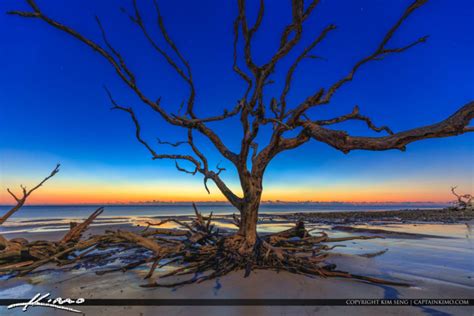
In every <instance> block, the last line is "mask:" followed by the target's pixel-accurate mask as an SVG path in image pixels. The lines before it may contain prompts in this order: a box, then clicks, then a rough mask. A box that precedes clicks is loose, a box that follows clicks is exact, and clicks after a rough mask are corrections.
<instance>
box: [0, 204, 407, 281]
mask: <svg viewBox="0 0 474 316" xmlns="http://www.w3.org/2000/svg"><path fill="white" fill-rule="evenodd" d="M194 209H195V213H196V217H194V218H193V219H192V221H191V222H190V223H186V222H183V221H180V220H175V219H168V220H164V221H161V222H158V223H149V226H148V227H147V228H145V229H144V230H143V231H141V232H132V231H125V230H116V231H106V232H105V233H104V234H101V235H94V236H91V237H89V238H87V239H85V240H81V239H82V238H81V236H82V235H83V233H84V231H85V230H86V229H87V228H88V227H89V225H90V224H91V223H92V222H93V221H94V219H96V218H97V216H99V215H100V214H101V213H102V212H103V208H99V209H97V210H96V211H94V212H93V213H92V214H91V215H90V216H89V217H88V218H87V219H86V220H84V222H82V223H79V224H77V225H74V226H73V227H71V229H70V231H68V232H67V233H66V234H65V236H64V237H63V238H61V239H60V241H57V242H54V241H34V242H28V241H27V240H25V239H22V238H17V239H11V240H6V239H5V238H2V239H0V244H1V245H4V247H3V248H2V250H0V275H12V276H24V275H27V274H29V273H32V272H33V271H35V270H37V269H38V268H40V267H42V266H46V265H48V264H50V265H51V264H55V265H56V266H57V267H60V268H62V269H65V268H67V267H69V266H72V267H74V266H76V265H78V264H79V265H80V264H87V266H88V267H89V268H90V267H95V266H102V265H103V264H104V262H105V263H107V262H110V261H112V259H111V256H110V254H109V252H108V251H110V250H113V249H119V251H118V253H119V255H120V259H121V260H122V261H124V262H127V263H126V264H124V265H123V266H119V267H113V268H108V269H105V270H104V269H102V270H97V271H96V274H98V275H105V274H108V273H113V272H126V271H129V270H131V269H135V268H137V267H140V266H144V265H148V264H151V266H150V268H149V271H148V273H147V274H146V276H145V279H151V278H152V277H153V275H154V273H155V270H156V269H157V268H161V267H163V266H165V265H171V264H174V265H177V267H176V268H175V269H174V270H172V271H171V272H168V273H166V274H162V275H160V276H159V280H162V279H166V278H169V277H172V276H190V277H189V278H187V279H185V280H183V281H178V282H170V283H163V282H161V281H158V280H156V279H155V280H153V281H150V282H149V283H146V284H142V285H141V286H142V287H175V286H180V285H185V284H191V283H195V282H197V283H200V282H203V281H206V280H210V279H213V278H216V277H219V276H223V275H225V274H227V273H229V272H231V271H235V270H242V271H244V276H248V275H249V274H250V273H251V271H252V270H258V269H270V270H276V271H288V272H291V273H295V274H302V275H314V276H321V277H339V278H351V279H356V280H362V281H365V282H370V283H379V284H388V285H399V286H406V285H407V284H405V283H400V282H394V281H390V280H384V279H379V278H372V277H366V276H361V275H355V274H352V273H348V272H344V271H337V270H335V268H336V266H335V265H334V264H328V263H327V258H328V257H329V256H330V252H329V251H330V250H331V249H333V248H334V247H335V246H329V245H327V244H326V243H328V242H338V241H346V240H352V239H369V238H378V237H377V236H374V237H364V236H354V237H345V238H329V237H328V235H327V234H326V233H322V232H321V233H319V234H316V235H312V234H311V233H310V231H308V230H307V229H306V228H305V226H304V223H303V222H298V223H297V224H296V225H295V226H294V227H293V228H291V229H288V230H285V231H282V232H279V233H274V234H267V235H262V236H261V237H259V239H258V241H257V243H256V244H255V248H254V249H253V251H254V254H255V255H254V256H248V255H246V252H245V251H244V252H242V249H241V247H242V242H241V240H239V239H241V238H244V237H242V236H239V235H235V234H231V233H221V232H219V231H218V230H217V229H215V228H214V226H213V225H212V214H211V215H210V216H208V217H204V216H202V214H201V213H200V212H199V211H198V210H197V207H196V206H195V205H194ZM169 221H172V222H176V223H177V224H178V225H179V226H180V227H181V228H180V229H160V228H157V229H150V227H152V226H160V225H162V224H163V223H166V222H169ZM162 236H166V237H162Z"/></svg>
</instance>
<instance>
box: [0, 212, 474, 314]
mask: <svg viewBox="0 0 474 316" xmlns="http://www.w3.org/2000/svg"><path fill="white" fill-rule="evenodd" d="M400 212H406V211H400ZM400 212H395V213H391V212H390V211H386V212H378V213H374V214H375V215H374V214H372V215H370V217H367V216H368V215H366V218H365V220H362V218H361V216H362V215H361V214H357V213H353V214H352V215H351V216H352V217H354V216H356V217H358V218H359V220H357V221H354V223H352V224H351V223H348V220H347V218H346V215H341V214H342V213H333V215H327V214H329V213H325V214H326V215H324V216H321V214H319V215H318V214H317V213H307V214H305V215H301V214H266V215H265V214H264V215H262V216H261V218H260V222H259V226H258V230H259V233H260V234H265V233H270V232H277V231H281V230H285V229H288V228H290V227H292V226H294V222H295V220H296V219H298V220H304V221H305V223H306V227H307V229H310V230H311V232H312V233H315V234H317V233H319V232H326V233H327V234H328V235H330V236H331V237H346V236H355V235H362V236H375V235H377V236H379V237H383V238H376V239H369V240H350V241H346V242H342V243H338V244H339V245H340V246H338V247H337V248H335V249H334V250H332V251H331V255H330V256H329V258H328V259H327V262H328V263H331V264H336V265H337V266H338V269H341V270H346V271H347V270H349V271H351V272H352V273H357V274H361V275H365V276H373V277H383V278H385V279H389V280H396V281H399V282H406V283H409V284H410V285H411V286H410V287H399V286H387V285H374V284H368V283H365V282H361V281H355V280H346V279H337V278H321V277H306V276H302V275H294V274H291V273H288V272H280V273H277V272H273V271H263V270H256V271H253V272H252V273H251V274H250V276H249V277H247V278H243V274H244V273H243V271H235V272H232V273H230V274H228V275H226V276H223V277H220V278H217V279H215V280H209V281H205V282H202V283H199V284H190V285H186V286H179V287H174V288H142V287H140V285H142V284H145V283H148V282H154V281H155V280H160V279H159V276H160V275H162V274H164V273H166V272H169V271H170V270H172V269H175V268H176V267H173V266H172V265H170V266H166V267H164V268H162V269H157V271H156V272H155V275H154V276H153V278H152V279H150V280H144V279H143V277H144V276H145V274H146V273H147V272H148V270H149V267H150V266H149V265H145V266H141V267H139V268H137V269H133V270H130V271H128V272H126V273H123V272H114V273H109V274H107V275H102V276H100V275H96V272H97V271H100V270H104V269H108V268H110V267H114V265H115V266H120V262H112V263H109V264H108V265H107V266H98V267H93V268H86V267H82V266H80V265H78V267H77V268H74V269H65V268H59V269H57V268H56V269H50V268H53V267H54V265H50V266H48V267H47V268H46V267H42V268H41V269H38V270H37V271H35V272H34V273H33V274H31V275H28V276H25V277H20V278H11V279H8V278H5V277H4V278H3V279H2V280H1V281H0V282H1V284H2V285H1V291H0V295H1V297H2V298H19V297H22V298H31V297H32V296H34V295H35V294H36V293H48V292H50V293H51V295H52V296H55V297H57V296H60V297H71V298H78V297H83V298H85V299H86V300H87V299H95V298H101V299H105V298H113V299H125V298H127V299H130V298H135V299H151V298H155V299H156V298H160V299H167V298H171V299H229V298H238V299H246V298H251V299H338V298H341V299H351V298H353V299H358V298H364V299H368V298H373V299H384V298H385V299H388V298H390V299H403V298H472V297H473V296H474V281H473V278H474V266H473V262H474V245H473V240H472V237H473V235H472V234H473V231H472V226H471V225H472V224H473V221H472V215H471V214H467V215H466V213H465V212H464V215H462V217H461V214H457V213H456V214H455V213H453V212H448V211H445V212H444V213H445V214H448V215H449V218H450V220H448V221H447V222H446V221H445V222H443V221H442V219H443V218H442V217H440V216H441V215H440V214H441V212H440V211H439V210H438V211H436V210H431V211H428V210H424V211H421V212H420V216H421V217H423V218H425V220H424V221H422V220H420V219H419V218H418V220H408V219H404V218H403V216H404V215H400ZM408 213H413V211H411V212H407V213H406V214H408ZM402 214H403V213H402ZM436 214H437V215H436ZM448 215H446V216H445V217H446V218H447V217H448ZM318 216H319V217H323V218H320V220H318V219H317V218H318ZM407 216H410V217H413V215H407ZM456 216H458V217H456ZM446 218H444V219H446ZM180 219H181V220H183V221H186V220H189V217H187V216H181V217H180ZM429 219H431V220H429ZM153 220H155V221H156V220H157V218H156V217H133V218H106V219H104V220H103V221H102V222H100V221H99V222H97V223H96V224H93V225H92V226H91V227H90V228H89V230H88V231H87V233H86V237H87V236H88V235H94V234H98V233H102V232H104V231H105V230H116V229H120V230H132V231H141V230H143V229H145V228H146V226H147V224H146V223H147V222H148V221H153ZM351 220H353V218H351ZM15 223H17V222H14V221H12V222H11V223H9V226H7V227H6V228H3V229H4V230H9V232H7V233H6V234H5V237H7V238H9V239H10V238H15V237H23V238H26V239H28V240H42V239H45V240H58V239H60V238H61V236H63V234H64V231H62V230H61V229H57V227H58V225H57V223H56V222H55V223H53V224H51V223H48V221H43V222H35V223H34V225H35V226H36V228H38V226H40V227H41V229H37V230H35V229H34V228H32V227H31V226H32V224H31V223H28V222H26V223H25V222H23V223H17V227H15V226H14V225H15ZM21 225H30V226H26V227H27V228H28V230H29V231H30V232H28V233H25V232H24V231H22V229H21V227H22V226H21ZM48 225H50V226H48ZM51 225H52V226H53V227H55V228H56V229H49V230H48V227H50V228H51ZM215 225H216V226H217V227H220V228H221V229H223V230H228V231H231V230H233V229H234V230H235V227H233V225H232V224H231V223H230V220H229V216H226V215H222V216H220V217H216V219H215ZM166 227H167V228H175V229H176V228H178V227H177V225H176V224H167V226H166ZM23 228H25V227H23ZM66 230H67V228H66ZM15 231H16V232H15ZM42 270H43V271H42ZM173 280H176V278H173V277H172V278H171V279H170V280H168V279H164V280H160V282H162V283H166V282H170V281H173ZM178 280H179V278H178ZM2 308H5V307H2ZM80 310H81V311H82V312H84V313H85V314H86V315H98V314H103V313H107V314H112V313H113V314H116V315H153V314H156V313H158V314H161V313H164V314H168V315H201V314H206V315H222V314H223V313H226V314H229V315H241V314H252V315H301V314H306V315H313V314H316V313H321V312H322V313H325V314H329V315H340V314H341V313H350V314H351V315H379V314H381V313H384V314H388V315H402V314H406V313H410V314H414V315H449V314H456V315H472V307H462V306H429V307H428V306H425V307H416V306H400V307H386V306H358V307H342V306H341V307H329V306H234V307H225V306H214V307H212V306H206V307H202V306H201V307H199V306H179V307H177V306H158V307H157V306H133V307H111V306H109V307H107V306H97V307H92V306H81V307H80ZM44 312H45V310H44V309H41V308H31V309H30V310H29V313H30V314H32V315H44ZM49 312H52V314H53V315H54V314H58V315H59V314H62V313H64V312H61V311H48V313H49ZM10 313H12V315H20V314H22V311H21V310H19V309H17V310H16V311H15V310H11V311H10Z"/></svg>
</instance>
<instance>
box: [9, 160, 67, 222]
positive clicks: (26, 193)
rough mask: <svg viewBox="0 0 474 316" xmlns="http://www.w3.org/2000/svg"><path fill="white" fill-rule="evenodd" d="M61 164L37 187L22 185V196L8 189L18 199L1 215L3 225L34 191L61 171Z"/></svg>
mask: <svg viewBox="0 0 474 316" xmlns="http://www.w3.org/2000/svg"><path fill="white" fill-rule="evenodd" d="M60 166H61V165H60V164H57V165H56V167H55V168H54V169H53V171H51V173H50V174H49V175H48V176H47V177H46V178H44V179H43V180H42V181H41V182H40V183H38V184H37V185H36V186H35V187H33V188H32V189H30V190H28V189H27V188H26V187H25V186H23V185H22V186H21V190H22V192H21V196H20V197H18V196H17V195H16V194H15V193H13V192H12V191H11V190H10V189H7V191H8V193H10V195H11V196H12V197H13V199H15V201H16V205H15V206H13V207H12V208H11V209H10V210H9V211H8V212H6V213H5V215H3V216H2V217H0V225H2V224H3V223H5V221H6V220H7V219H8V218H10V216H12V215H13V214H15V213H16V212H17V211H18V210H19V209H20V208H22V206H23V205H25V202H26V199H28V197H29V196H30V195H31V193H33V192H34V191H36V190H37V189H38V188H39V187H41V186H42V185H43V184H44V183H45V182H46V181H48V180H49V179H51V178H52V177H54V176H55V175H56V173H58V172H59V167H60Z"/></svg>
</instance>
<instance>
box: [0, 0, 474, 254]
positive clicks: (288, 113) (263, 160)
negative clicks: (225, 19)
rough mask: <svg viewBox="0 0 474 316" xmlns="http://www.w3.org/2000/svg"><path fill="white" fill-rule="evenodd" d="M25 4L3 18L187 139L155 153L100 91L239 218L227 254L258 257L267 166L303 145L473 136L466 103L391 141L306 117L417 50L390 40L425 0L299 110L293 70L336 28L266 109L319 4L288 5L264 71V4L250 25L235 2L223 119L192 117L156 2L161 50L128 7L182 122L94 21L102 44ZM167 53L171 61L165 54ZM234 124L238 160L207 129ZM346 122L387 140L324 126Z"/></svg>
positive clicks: (182, 62)
mask: <svg viewBox="0 0 474 316" xmlns="http://www.w3.org/2000/svg"><path fill="white" fill-rule="evenodd" d="M26 2H27V3H28V5H29V7H30V8H31V11H10V12H8V13H9V14H11V15H16V16H20V17H23V18H31V19H37V20H39V21H42V22H44V23H46V24H47V25H50V26H51V27H52V28H55V29H57V30H59V31H61V32H64V33H65V34H67V35H69V36H71V37H72V38H74V39H75V40H77V41H79V42H81V43H83V44H84V45H85V46H86V47H89V48H90V49H92V50H94V51H95V52H97V53H98V54H99V55H100V56H101V57H102V58H104V60H105V61H106V62H107V63H109V64H110V65H111V66H112V67H113V68H114V69H115V72H116V74H117V75H118V77H119V78H120V79H121V80H122V81H123V83H125V85H126V86H127V87H128V88H129V89H130V90H131V91H133V92H134V93H135V94H136V96H138V98H139V99H140V100H141V101H142V102H143V103H144V104H145V105H146V106H148V107H150V108H151V109H152V110H154V111H155V112H156V113H158V114H159V115H160V116H161V117H162V118H163V119H164V120H165V121H166V122H167V123H168V124H170V125H173V126H178V127H182V128H184V130H185V131H187V140H186V141H183V142H179V143H170V142H161V141H160V142H159V143H160V144H172V145H173V146H179V145H188V146H189V147H190V149H191V150H192V152H193V154H164V153H159V152H158V151H156V150H155V149H154V148H153V146H151V145H150V143H149V142H147V141H146V140H145V139H143V137H142V136H141V132H140V123H139V120H138V118H137V116H136V115H135V112H134V111H133V109H132V108H130V107H127V106H122V105H119V103H118V102H117V101H116V100H115V99H114V98H113V97H112V94H111V93H110V92H109V91H108V90H107V94H108V96H109V97H110V100H111V102H112V103H113V105H114V109H118V110H122V111H125V112H127V113H128V114H129V115H130V117H131V119H132V120H133V123H134V125H135V128H136V134H135V136H136V138H137V140H138V141H139V142H140V143H141V144H143V146H145V148H146V149H147V150H148V151H149V152H150V154H151V156H152V158H153V159H171V160H174V161H176V168H177V169H178V170H179V171H182V172H186V173H190V174H193V175H194V174H197V173H199V174H202V175H203V177H204V184H205V186H206V189H207V190H208V188H207V185H206V184H207V181H208V180H212V181H213V182H214V183H215V184H216V186H217V188H218V189H219V190H220V191H221V192H222V194H223V195H224V196H225V197H226V199H227V200H228V201H229V202H230V203H231V204H232V205H233V206H234V207H235V208H236V209H238V210H239V212H240V218H239V219H238V223H239V230H238V233H237V234H236V235H234V236H233V237H232V238H230V237H229V238H227V239H226V243H225V244H226V246H227V247H235V249H238V252H239V253H240V254H247V255H248V254H250V253H251V252H252V251H253V252H255V253H257V252H259V251H260V250H261V249H260V248H259V247H257V246H256V245H260V244H261V243H258V240H259V237H258V235H257V230H256V227H257V218H258V210H259V206H260V200H261V197H262V191H263V182H262V181H263V177H264V173H265V170H266V168H267V166H268V165H269V163H270V161H272V159H273V158H275V157H276V156H277V155H278V154H280V153H282V152H284V151H288V150H292V149H295V148H297V147H299V146H302V145H304V144H307V143H309V142H310V140H316V141H319V142H322V143H325V144H327V145H329V146H332V147H333V148H335V149H337V150H340V151H341V152H343V153H349V152H350V151H352V150H371V151H380V150H390V149H398V150H402V151H404V150H405V148H406V146H407V145H408V144H410V143H412V142H416V141H420V140H424V139H428V138H439V137H448V136H456V135H459V134H463V133H466V132H472V131H474V128H473V127H470V126H468V125H469V123H470V121H471V119H472V118H473V117H474V102H472V101H471V102H469V103H467V104H466V105H464V106H462V107H460V108H459V110H457V111H456V112H455V113H453V114H452V115H451V116H450V117H448V118H446V119H445V120H443V121H441V122H438V123H435V124H433V125H428V126H422V127H418V128H414V129H410V130H406V131H402V132H398V133H394V132H393V131H392V130H391V129H390V128H388V127H386V126H382V127H378V126H377V125H375V124H374V123H373V122H372V120H371V118H370V117H368V116H365V115H362V114H361V113H360V111H359V108H358V107H357V106H356V107H355V108H354V110H353V111H352V112H351V113H348V114H346V115H342V116H339V117H335V118H333V119H328V120H318V119H315V118H311V117H310V110H311V109H313V108H315V107H319V106H321V105H325V104H328V103H330V102H331V100H332V98H333V96H334V95H335V94H336V93H337V92H338V91H339V89H341V88H342V87H343V86H345V85H346V84H347V83H349V82H351V81H352V79H353V78H354V76H355V75H356V73H357V72H358V71H359V69H361V68H362V67H363V66H365V65H366V64H368V63H370V62H373V61H377V60H381V59H383V58H385V57H387V56H389V55H395V54H398V53H402V52H405V51H407V50H409V49H410V48H412V47H414V46H417V45H419V44H421V43H424V42H425V41H426V40H427V37H426V36H424V37H421V38H418V39H416V40H414V41H412V42H409V43H407V44H406V45H404V46H400V47H392V46H390V42H391V39H392V37H393V36H394V34H395V33H396V32H397V30H398V29H399V28H400V26H401V25H402V24H403V23H404V22H405V21H406V20H407V19H408V17H409V16H410V15H411V14H412V13H413V12H415V11H416V10H418V9H419V8H421V7H422V6H423V5H425V3H426V2H427V0H416V1H414V2H413V3H412V4H410V5H409V6H408V7H407V8H406V9H405V11H404V12H403V13H402V15H401V17H400V18H399V19H398V20H397V21H396V23H395V24H394V25H393V26H391V27H390V28H389V29H388V31H387V32H386V34H385V36H384V37H383V38H382V39H381V41H380V42H379V44H378V45H377V46H376V47H375V48H374V49H373V50H372V51H371V53H369V54H368V55H367V56H365V57H363V58H361V59H359V60H358V61H357V62H356V63H355V64H354V65H353V67H352V68H350V69H349V70H348V71H347V74H346V75H345V76H344V77H342V78H341V79H339V80H337V81H335V82H334V83H333V84H331V85H330V86H328V87H325V88H316V89H315V90H314V92H313V93H312V94H310V95H308V96H307V97H306V99H305V100H304V101H303V102H301V103H299V104H291V105H290V104H288V102H287V96H288V93H289V92H290V89H291V85H292V82H293V76H294V73H295V70H296V69H297V67H298V66H299V64H300V63H301V62H302V61H303V60H304V59H306V58H313V57H314V56H313V55H312V53H311V52H312V50H314V49H315V48H316V47H317V46H318V44H320V43H321V42H322V41H323V40H325V38H326V37H327V36H328V35H329V34H330V33H331V32H332V31H333V30H334V29H335V28H336V26H334V25H332V24H331V25H328V26H326V27H325V28H324V29H323V30H321V31H320V33H319V35H318V36H316V37H315V38H314V39H313V40H312V42H311V43H310V44H309V45H308V46H307V47H306V48H304V49H303V51H302V52H300V53H299V54H298V55H297V58H296V59H295V60H294V61H293V62H292V64H291V66H290V67H289V69H288V71H287V72H286V76H285V77H284V85H283V90H282V91H281V93H280V94H279V95H277V96H274V97H272V98H271V101H270V102H268V103H267V102H265V101H264V93H265V87H266V85H267V84H269V83H270V82H271V81H272V79H271V78H270V77H271V76H272V74H273V73H274V70H275V68H276V66H277V64H278V63H279V62H280V61H281V60H282V59H284V58H285V57H287V55H288V54H289V53H290V52H291V51H293V50H294V49H295V47H296V46H297V44H298V43H299V42H300V40H301V38H302V34H303V29H304V24H305V21H306V20H307V19H308V18H309V16H310V15H311V14H312V13H313V12H314V10H315V9H316V8H317V6H318V4H319V2H320V1H319V0H312V1H310V3H309V4H307V5H305V4H304V1H303V0H292V1H291V10H292V19H291V22H290V23H289V24H288V25H286V27H285V28H284V31H283V33H282V34H281V37H280V43H279V46H278V49H277V51H276V52H275V53H274V54H273V55H272V56H271V57H270V58H269V59H268V60H267V61H266V62H265V63H262V64H257V63H256V62H255V60H254V58H253V56H252V40H253V37H254V35H255V33H256V32H257V31H258V30H259V27H260V26H261V23H262V20H263V18H264V11H265V1H264V0H260V1H259V9H258V14H257V18H256V20H255V22H254V23H249V21H248V19H247V15H246V1H245V0H237V2H238V15H237V18H236V19H235V21H234V28H233V36H234V41H233V43H234V47H233V49H234V59H233V65H232V67H233V70H234V72H235V73H236V74H238V76H240V77H241V78H242V80H243V81H244V82H245V84H246V89H245V91H244V93H243V95H242V97H241V99H240V100H239V101H238V102H237V103H236V104H235V106H234V107H233V108H232V109H230V110H226V111H224V113H222V114H221V115H216V116H209V117H198V116H197V115H196V113H195V110H194V107H195V103H196V102H195V100H196V99H195V96H196V90H195V84H194V79H193V74H192V71H191V67H190V64H189V62H188V60H187V59H186V58H185V57H184V55H183V54H182V52H181V50H179V49H178V46H177V45H176V43H175V42H174V41H173V40H172V39H171V37H170V36H169V34H168V32H167V30H166V28H165V25H164V22H163V17H162V15H161V13H160V10H159V7H158V5H157V3H156V1H154V8H155V10H156V14H157V27H158V29H159V31H160V32H161V35H162V36H163V38H164V40H165V43H166V44H165V46H166V47H163V46H162V45H160V44H158V41H157V40H156V39H155V37H154V36H153V35H152V34H151V32H150V31H149V28H148V26H147V25H145V23H144V20H143V19H142V15H141V11H140V9H139V7H138V4H137V1H136V0H132V2H133V11H132V12H131V13H127V12H126V11H125V10H124V12H125V13H126V14H127V15H128V17H129V18H130V21H131V22H132V23H133V24H134V25H135V26H136V27H138V29H139V30H140V32H141V33H142V34H143V36H144V38H145V40H146V41H148V42H149V44H150V46H151V48H152V49H153V50H154V51H155V52H156V53H157V54H158V56H159V57H160V58H163V59H164V60H165V61H166V62H167V63H168V64H169V65H170V66H171V67H172V68H173V69H174V70H175V71H176V73H177V74H178V75H179V77H180V78H182V80H183V81H184V82H185V83H186V85H187V87H188V90H189V95H188V97H187V100H186V101H185V103H183V104H182V107H183V108H184V114H182V115H180V114H173V113H170V112H169V111H167V110H165V107H164V106H162V104H161V102H160V98H158V99H156V98H153V97H151V96H149V95H147V94H145V93H144V92H143V90H142V88H141V87H140V84H139V82H138V81H137V78H136V76H135V74H134V72H133V71H132V69H131V68H130V67H129V66H128V64H127V63H126V61H125V59H124V57H123V56H122V54H121V53H120V52H119V51H118V50H117V49H116V48H115V47H114V46H113V45H112V44H111V42H110V41H109V40H108V38H107V35H106V32H105V30H104V28H103V26H102V24H101V22H100V20H99V19H98V18H97V23H98V26H99V29H100V31H101V33H102V39H103V43H102V44H100V43H98V42H96V41H93V40H91V39H89V38H87V37H86V36H84V35H82V34H81V33H80V32H78V31H76V30H75V29H73V28H71V27H69V26H67V25H66V24H64V23H62V22H59V21H58V20H56V19H55V18H52V17H50V16H49V15H48V14H47V13H45V12H43V11H42V10H41V9H40V7H39V6H38V5H37V4H36V2H35V1H34V0H26ZM239 36H242V38H243V47H242V55H243V62H244V64H245V67H246V69H243V68H242V67H241V66H239V63H238V59H239V58H238V57H239V54H238V52H239V49H240V48H239V46H240V45H239ZM170 51H171V53H169V52H170ZM180 108H181V107H180ZM235 117H237V118H238V119H239V120H240V122H241V126H242V130H243V134H242V135H243V136H242V139H241V147H240V151H239V152H234V151H232V150H230V149H229V147H228V146H227V145H226V144H225V143H224V141H223V139H222V138H221V136H220V135H218V134H217V133H216V132H215V131H213V129H211V128H210V127H209V124H208V123H211V122H218V121H224V120H228V119H231V118H235ZM352 120H358V121H362V122H365V123H366V124H367V127H368V128H369V129H371V130H373V131H375V132H385V133H387V135H386V136H380V137H361V136H354V135H350V134H349V133H348V132H346V131H343V130H338V129H334V128H331V126H332V125H334V124H336V123H341V122H346V121H352ZM263 126H271V127H272V129H273V132H272V135H271V138H270V140H269V142H268V143H267V144H257V142H256V139H257V136H258V134H259V131H260V130H261V128H262V127H263ZM291 132H296V133H297V135H296V136H288V135H289V133H291ZM194 133H199V134H201V135H203V136H204V137H205V138H207V139H208V140H209V141H210V142H211V143H212V144H213V145H214V147H215V148H216V149H217V150H218V151H219V153H220V154H221V155H222V156H223V157H224V158H226V159H227V160H228V161H229V162H230V163H231V164H232V165H233V166H235V168H236V170H237V172H238V175H239V179H240V185H241V187H242V195H241V196H239V195H238V194H236V193H234V192H233V191H232V190H231V189H230V188H229V187H228V186H227V185H226V183H224V181H223V180H222V179H221V177H220V174H221V172H222V171H223V170H224V169H223V168H220V167H218V168H217V169H216V170H213V169H212V168H211V167H210V166H209V163H208V160H207V158H206V155H205V154H204V153H203V152H202V151H201V150H200V149H199V148H198V146H197V145H196V143H195V141H194V139H193V135H194ZM181 161H186V162H189V163H191V164H192V165H193V169H192V170H189V169H186V168H184V167H182V166H180V165H179V163H178V162H181ZM208 191H209V190H208Z"/></svg>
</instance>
